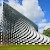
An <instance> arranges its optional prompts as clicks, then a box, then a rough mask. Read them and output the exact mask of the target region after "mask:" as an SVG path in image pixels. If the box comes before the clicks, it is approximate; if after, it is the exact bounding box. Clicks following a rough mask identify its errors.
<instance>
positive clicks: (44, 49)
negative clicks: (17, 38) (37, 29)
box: [0, 45, 50, 50]
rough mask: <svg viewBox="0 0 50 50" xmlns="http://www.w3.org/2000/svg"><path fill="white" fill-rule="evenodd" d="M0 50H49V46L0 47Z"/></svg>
mask: <svg viewBox="0 0 50 50" xmlns="http://www.w3.org/2000/svg"><path fill="white" fill-rule="evenodd" d="M0 50H50V45H9V46H0Z"/></svg>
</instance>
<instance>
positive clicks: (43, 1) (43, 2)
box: [39, 0, 50, 22]
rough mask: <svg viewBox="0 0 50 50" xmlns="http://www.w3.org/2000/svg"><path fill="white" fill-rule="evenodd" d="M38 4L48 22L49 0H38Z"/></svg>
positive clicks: (49, 16) (49, 19)
mask: <svg viewBox="0 0 50 50" xmlns="http://www.w3.org/2000/svg"><path fill="white" fill-rule="evenodd" d="M39 5H40V6H41V8H42V10H43V11H44V13H45V17H44V18H46V19H47V22H50V0H39Z"/></svg>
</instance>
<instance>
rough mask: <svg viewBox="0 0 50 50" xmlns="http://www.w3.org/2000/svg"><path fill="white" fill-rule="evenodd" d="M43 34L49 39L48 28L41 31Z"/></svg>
mask: <svg viewBox="0 0 50 50" xmlns="http://www.w3.org/2000/svg"><path fill="white" fill-rule="evenodd" d="M43 34H44V35H46V36H48V37H50V28H48V29H46V30H44V31H43Z"/></svg>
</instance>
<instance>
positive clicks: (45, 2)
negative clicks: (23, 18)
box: [0, 0, 50, 31]
mask: <svg viewBox="0 0 50 50" xmlns="http://www.w3.org/2000/svg"><path fill="white" fill-rule="evenodd" d="M4 1H5V2H9V1H8V0H4ZM15 1H16V0H15ZM22 1H23V0H18V3H19V4H20V5H21V6H22V5H23V4H22ZM29 1H30V0H28V1H27V2H28V3H29ZM37 1H38V4H37V2H36V3H35V6H34V5H33V7H36V6H37V5H39V7H40V13H39V14H40V15H39V14H38V13H37V16H44V17H42V19H41V20H39V21H38V22H35V23H36V24H37V25H38V27H39V30H40V31H42V30H43V29H45V28H50V0H37ZM32 4H33V3H32V2H31V4H30V5H32ZM36 4H37V5H36ZM1 5H2V4H1V3H0V6H1ZM27 5H28V6H29V4H27ZM24 7H25V4H24ZM30 7H31V6H30ZM30 7H29V8H30ZM27 8H28V7H26V9H27ZM30 9H32V8H30ZM35 9H36V10H37V8H35ZM31 11H33V10H31ZM31 11H30V10H29V11H28V12H31ZM26 12H27V11H26ZM34 12H36V11H34ZM34 12H31V13H34ZM38 12H39V11H38ZM43 13H44V15H43ZM31 15H32V14H31ZM35 16H36V15H35ZM38 18H39V17H38ZM34 19H35V17H34ZM31 20H32V19H31ZM35 20H36V19H35ZM32 21H33V22H34V20H32Z"/></svg>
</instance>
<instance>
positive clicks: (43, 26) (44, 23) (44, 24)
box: [38, 19, 50, 33]
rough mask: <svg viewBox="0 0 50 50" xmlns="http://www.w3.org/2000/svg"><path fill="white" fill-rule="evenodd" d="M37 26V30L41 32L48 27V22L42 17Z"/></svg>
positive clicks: (49, 23) (49, 24)
mask: <svg viewBox="0 0 50 50" xmlns="http://www.w3.org/2000/svg"><path fill="white" fill-rule="evenodd" d="M38 27H39V32H40V33H43V30H46V29H48V28H50V22H48V23H47V20H46V19H42V20H41V21H40V22H39V23H38Z"/></svg>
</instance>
